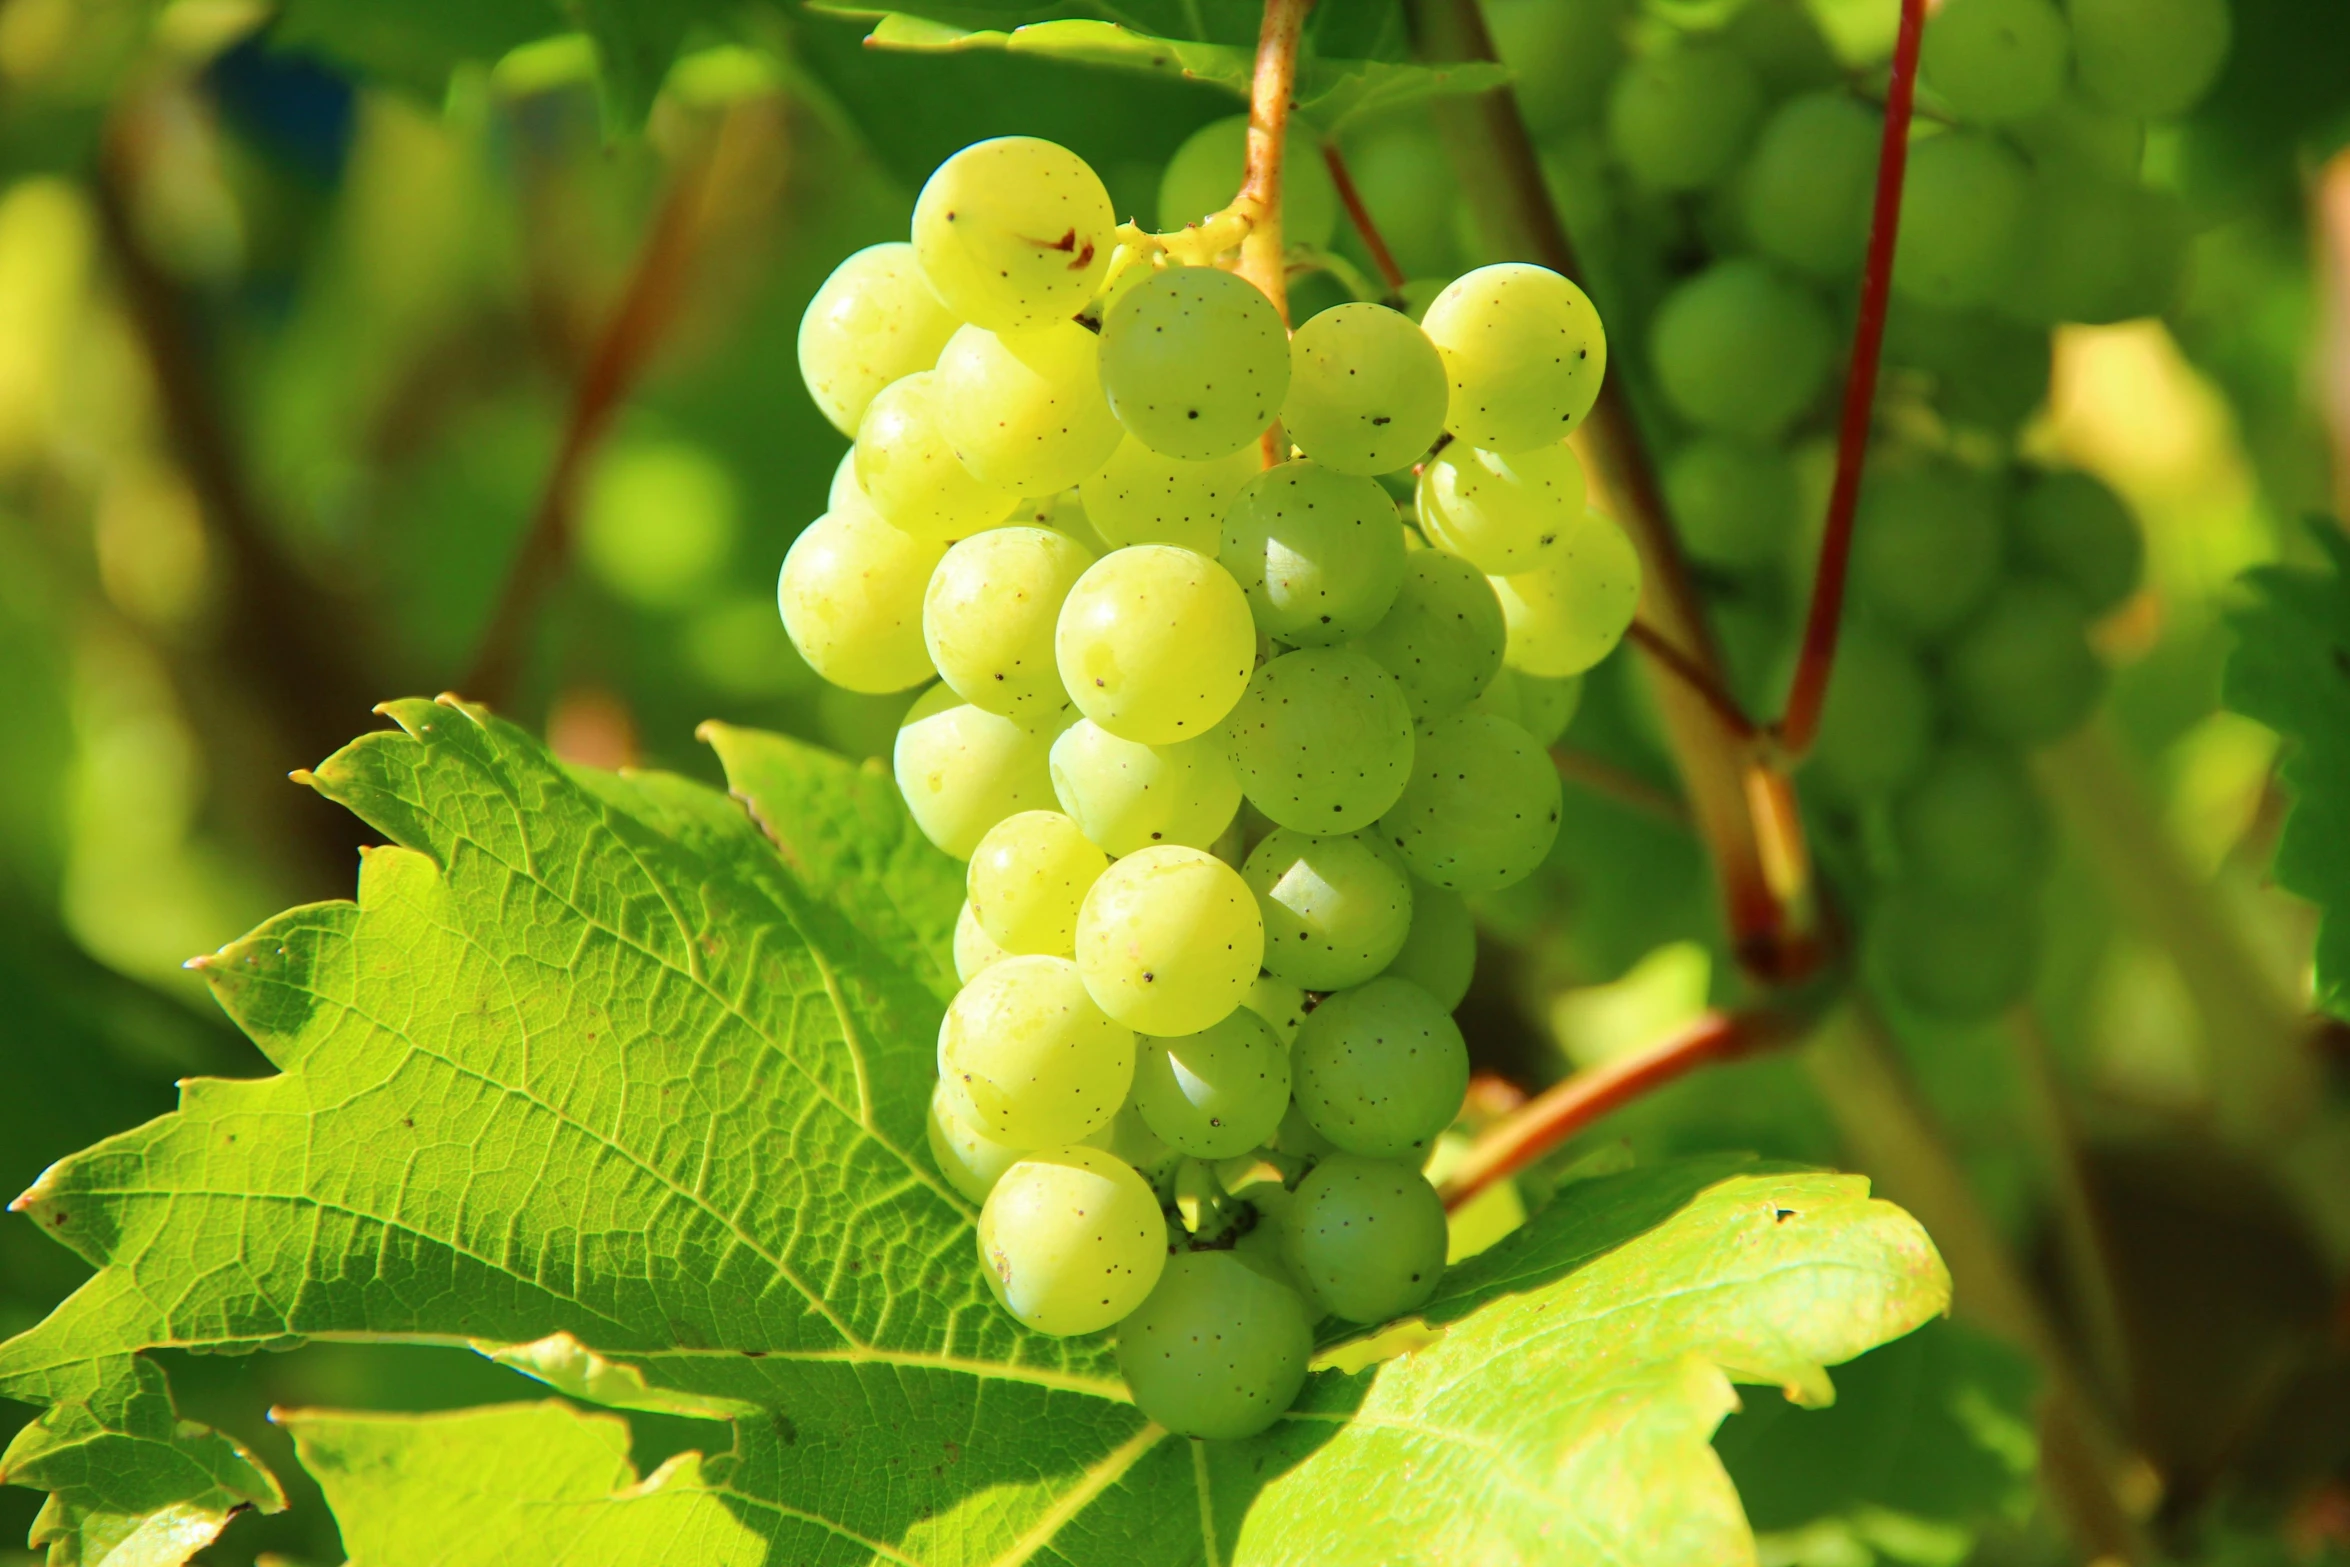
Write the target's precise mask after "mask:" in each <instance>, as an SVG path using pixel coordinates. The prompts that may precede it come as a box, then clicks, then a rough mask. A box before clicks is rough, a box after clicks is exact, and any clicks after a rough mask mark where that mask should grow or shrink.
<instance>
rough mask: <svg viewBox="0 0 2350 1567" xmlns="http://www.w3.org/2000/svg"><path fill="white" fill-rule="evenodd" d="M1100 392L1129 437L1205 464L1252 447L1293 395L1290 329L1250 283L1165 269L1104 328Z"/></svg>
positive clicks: (1205, 271)
mask: <svg viewBox="0 0 2350 1567" xmlns="http://www.w3.org/2000/svg"><path fill="white" fill-rule="evenodd" d="M1101 348H1102V388H1103V390H1105V391H1107V392H1108V393H1109V394H1110V406H1111V407H1112V408H1115V409H1116V410H1117V411H1118V419H1119V422H1120V423H1122V424H1124V425H1125V426H1126V430H1127V433H1128V434H1130V435H1132V436H1133V437H1134V438H1135V439H1136V440H1138V441H1140V442H1142V444H1143V445H1145V446H1147V447H1149V448H1150V449H1151V450H1152V451H1154V452H1159V453H1161V454H1163V455H1165V456H1168V457H1181V458H1184V459H1186V460H1187V461H1191V462H1207V461H1210V460H1212V459H1214V458H1217V457H1224V456H1228V455H1230V454H1231V453H1233V452H1236V451H1238V450H1240V449H1241V448H1242V447H1244V446H1246V445H1248V444H1249V443H1250V442H1252V441H1254V440H1255V439H1256V438H1257V436H1258V435H1259V434H1260V433H1261V432H1262V431H1263V430H1264V428H1265V426H1266V425H1268V424H1271V423H1272V422H1273V416H1274V415H1276V414H1278V413H1279V412H1280V411H1281V400H1282V399H1283V398H1284V397H1286V396H1287V395H1288V394H1289V329H1288V328H1287V327H1285V326H1283V325H1282V324H1281V312H1280V311H1278V310H1275V309H1274V308H1273V302H1272V301H1271V300H1269V299H1267V298H1266V297H1265V296H1264V295H1263V294H1261V293H1259V292H1258V291H1257V287H1256V285H1255V284H1253V283H1250V282H1249V281H1247V280H1246V279H1245V278H1241V277H1238V276H1236V275H1235V274H1233V273H1230V272H1223V271H1219V270H1218V269H1216V268H1214V267H1171V268H1169V269H1168V270H1167V271H1164V272H1161V273H1159V274H1158V275H1157V276H1156V277H1153V278H1151V279H1149V280H1148V281H1146V282H1143V283H1140V284H1138V285H1136V286H1135V288H1134V289H1133V291H1132V292H1130V293H1128V294H1127V295H1126V296H1125V297H1124V298H1123V299H1121V300H1119V301H1118V302H1117V303H1116V304H1115V305H1113V306H1111V307H1110V312H1109V317H1108V319H1107V320H1105V321H1104V322H1103V323H1102V345H1101Z"/></svg>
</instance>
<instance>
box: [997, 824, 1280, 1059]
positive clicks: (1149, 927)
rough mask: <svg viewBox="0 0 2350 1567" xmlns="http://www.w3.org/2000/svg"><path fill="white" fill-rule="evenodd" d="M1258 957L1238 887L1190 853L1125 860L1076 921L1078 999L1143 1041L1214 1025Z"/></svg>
mask: <svg viewBox="0 0 2350 1567" xmlns="http://www.w3.org/2000/svg"><path fill="white" fill-rule="evenodd" d="M1264 956H1265V925H1264V921H1263V919H1262V918H1260V917H1259V916H1258V914H1257V901H1256V898H1255V897H1254V896H1253V895H1252V894H1251V893H1250V892H1249V890H1248V884H1247V883H1245V882H1243V881H1242V880H1241V879H1240V873H1239V872H1237V871H1235V870H1234V869H1233V868H1232V867H1231V866H1229V865H1227V864H1225V863H1224V862H1223V861H1222V860H1219V859H1217V858H1216V857H1215V856H1214V855H1212V854H1207V853H1204V852H1202V851H1201V850H1198V849H1186V848H1181V847H1178V846H1175V845H1171V844H1170V845H1163V846H1160V847H1155V848H1149V849H1140V850H1137V851H1136V852H1135V853H1133V854H1129V855H1128V856H1126V858H1124V859H1122V860H1120V861H1118V862H1117V863H1116V864H1114V865H1112V866H1111V867H1110V868H1109V869H1108V870H1107V871H1104V872H1103V873H1102V875H1101V879H1100V880H1098V881H1096V882H1095V883H1094V884H1093V890H1092V891H1090V892H1088V893H1087V894H1086V895H1085V907H1084V908H1083V909H1081V910H1080V911H1079V912H1078V915H1077V967H1078V971H1079V972H1080V973H1081V974H1083V975H1084V976H1085V986H1086V989H1087V990H1088V991H1089V992H1090V993H1091V994H1092V996H1093V998H1094V1001H1095V1002H1096V1003H1097V1004H1098V1005H1099V1006H1100V1007H1101V1009H1102V1010H1103V1011H1104V1012H1106V1013H1108V1014H1109V1015H1110V1016H1111V1017H1113V1018H1115V1019H1117V1020H1118V1021H1119V1022H1121V1023H1123V1024H1125V1025H1126V1026H1127V1027H1129V1028H1132V1029H1136V1030H1139V1031H1140V1032H1142V1033H1145V1034H1196V1033H1198V1032H1199V1031H1200V1030H1201V1029H1203V1028H1206V1027H1208V1026H1209V1025H1210V1024H1212V1023H1217V1022H1220V1021H1222V1020H1223V1019H1224V1018H1225V1017H1227V1016H1229V1015H1230V1014H1231V1011H1232V1009H1233V1008H1234V1007H1237V1006H1239V1005H1240V1003H1241V1001H1242V1000H1243V999H1244V998H1246V997H1247V995H1248V993H1249V988H1250V986H1251V985H1252V984H1253V983H1254V982H1255V980H1256V977H1257V970H1258V969H1259V968H1260V967H1262V966H1263V962H1264ZM991 972H992V971H991ZM983 977H984V976H983Z"/></svg>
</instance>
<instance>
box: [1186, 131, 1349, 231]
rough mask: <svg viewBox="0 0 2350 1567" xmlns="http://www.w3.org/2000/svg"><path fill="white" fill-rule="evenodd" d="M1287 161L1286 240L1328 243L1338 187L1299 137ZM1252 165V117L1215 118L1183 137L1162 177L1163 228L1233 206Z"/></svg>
mask: <svg viewBox="0 0 2350 1567" xmlns="http://www.w3.org/2000/svg"><path fill="white" fill-rule="evenodd" d="M1293 146H1294V148H1295V150H1294V151H1293V152H1292V153H1291V155H1290V156H1289V157H1287V158H1284V159H1282V160H1281V239H1282V242H1283V243H1284V244H1289V245H1327V244H1329V243H1330V232H1331V230H1333V229H1335V228H1336V227H1337V226H1338V187H1337V186H1335V185H1333V184H1331V183H1330V171H1329V169H1327V168H1326V167H1324V166H1323V163H1322V160H1321V159H1320V158H1319V157H1317V156H1315V155H1314V150H1313V144H1312V143H1310V142H1308V141H1305V140H1304V139H1302V138H1301V139H1299V140H1298V141H1297V142H1295V143H1294V144H1293ZM1247 165H1248V116H1247V115H1245V114H1234V115H1230V116H1227V117H1226V118H1224V119H1221V120H1210V121H1209V122H1208V123H1207V124H1205V125H1203V126H1201V127H1200V128H1199V129H1198V130H1196V131H1193V132H1192V133H1191V134H1190V135H1189V136H1186V137H1185V138H1184V139H1183V145H1182V146H1180V147H1178V148H1176V149H1175V156H1173V157H1172V158H1169V159H1168V160H1167V169H1166V172H1165V173H1163V174H1161V175H1160V176H1159V227H1160V229H1161V230H1163V231H1165V232H1168V233H1172V232H1174V231H1175V230H1176V229H1179V228H1183V227H1185V226H1186V225H1188V224H1192V223H1197V222H1199V221H1200V220H1201V219H1202V218H1206V217H1212V216H1214V215H1215V214H1216V213H1219V212H1222V211H1223V210H1224V209H1225V208H1226V207H1228V206H1230V205H1231V204H1232V198H1233V197H1234V196H1236V195H1238V194H1239V193H1240V182H1241V178H1242V176H1243V175H1244V174H1245V173H1246V172H1247Z"/></svg>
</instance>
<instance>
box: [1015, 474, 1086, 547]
mask: <svg viewBox="0 0 2350 1567" xmlns="http://www.w3.org/2000/svg"><path fill="white" fill-rule="evenodd" d="M1012 521H1013V522H1014V523H1016V524H1018V525H1019V526H1021V527H1024V528H1050V529H1052V530H1053V531H1054V532H1055V533H1065V534H1067V535H1068V536H1069V537H1071V538H1073V539H1075V540H1076V541H1077V542H1078V543H1080V544H1082V545H1084V546H1085V553H1086V554H1088V555H1090V556H1092V557H1094V558H1095V559H1097V560H1098V559H1100V558H1101V557H1102V556H1104V555H1107V554H1109V553H1110V546H1109V545H1107V544H1105V543H1103V542H1102V536H1101V535H1100V534H1099V533H1097V532H1095V531H1094V526H1093V523H1092V522H1091V521H1089V520H1088V519H1087V517H1086V515H1085V505H1084V503H1083V502H1082V501H1081V500H1080V499H1079V498H1078V494H1077V492H1076V491H1075V490H1074V489H1069V490H1063V491H1061V492H1060V493H1059V494H1058V495H1031V496H1029V497H1028V498H1027V499H1026V500H1024V501H1022V502H1021V503H1020V505H1019V508H1018V509H1017V510H1015V511H1014V512H1013V513H1012Z"/></svg>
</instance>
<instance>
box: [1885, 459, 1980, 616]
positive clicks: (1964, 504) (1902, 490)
mask: <svg viewBox="0 0 2350 1567" xmlns="http://www.w3.org/2000/svg"><path fill="white" fill-rule="evenodd" d="M1999 532H2000V529H1999V498H1998V495H1997V493H1996V492H1995V491H1994V490H1993V489H1992V487H1991V486H1990V484H1989V483H1988V482H1986V481H1985V480H1984V479H1983V478H1982V477H1981V476H1980V475H1978V474H1975V473H1972V472H1969V471H1968V470H1966V469H1964V468H1960V467H1957V466H1956V465H1954V464H1950V463H1940V462H1937V463H1925V464H1918V465H1914V466H1911V467H1907V468H1898V469H1891V470H1888V469H1886V468H1884V467H1882V466H1879V467H1874V468H1872V469H1871V470H1870V472H1869V476H1868V480H1867V482H1866V483H1865V485H1864V486H1863V487H1862V489H1861V495H1860V508H1859V511H1858V513H1857V514H1856V515H1855V516H1854V518H1853V525H1852V593H1853V597H1854V598H1855V599H1856V600H1857V601H1858V602H1860V603H1863V604H1866V605H1868V606H1869V607H1870V608H1871V609H1873V610H1875V611H1876V612H1877V613H1878V615H1879V616H1881V617H1882V618H1883V619H1884V620H1885V621H1887V622H1888V623H1890V624H1891V625H1893V626H1894V627H1896V628H1898V629H1900V630H1903V631H1907V632H1909V633H1911V634H1913V635H1916V636H1925V637H1936V636H1941V635H1943V634H1944V633H1946V632H1949V631H1952V630H1955V629H1956V628H1957V626H1958V623H1959V622H1960V621H1962V620H1964V619H1965V618H1966V617H1967V615H1968V614H1969V613H1970V612H1972V611H1973V609H1974V607H1975V606H1976V605H1977V604H1980V603H1981V602H1982V601H1983V595H1984V594H1986V593H1988V592H1989V591H1990V590H1991V584H1992V581H1993V579H1994V578H1996V577H1997V576H1998V574H1999V553H2000V542H1999Z"/></svg>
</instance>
